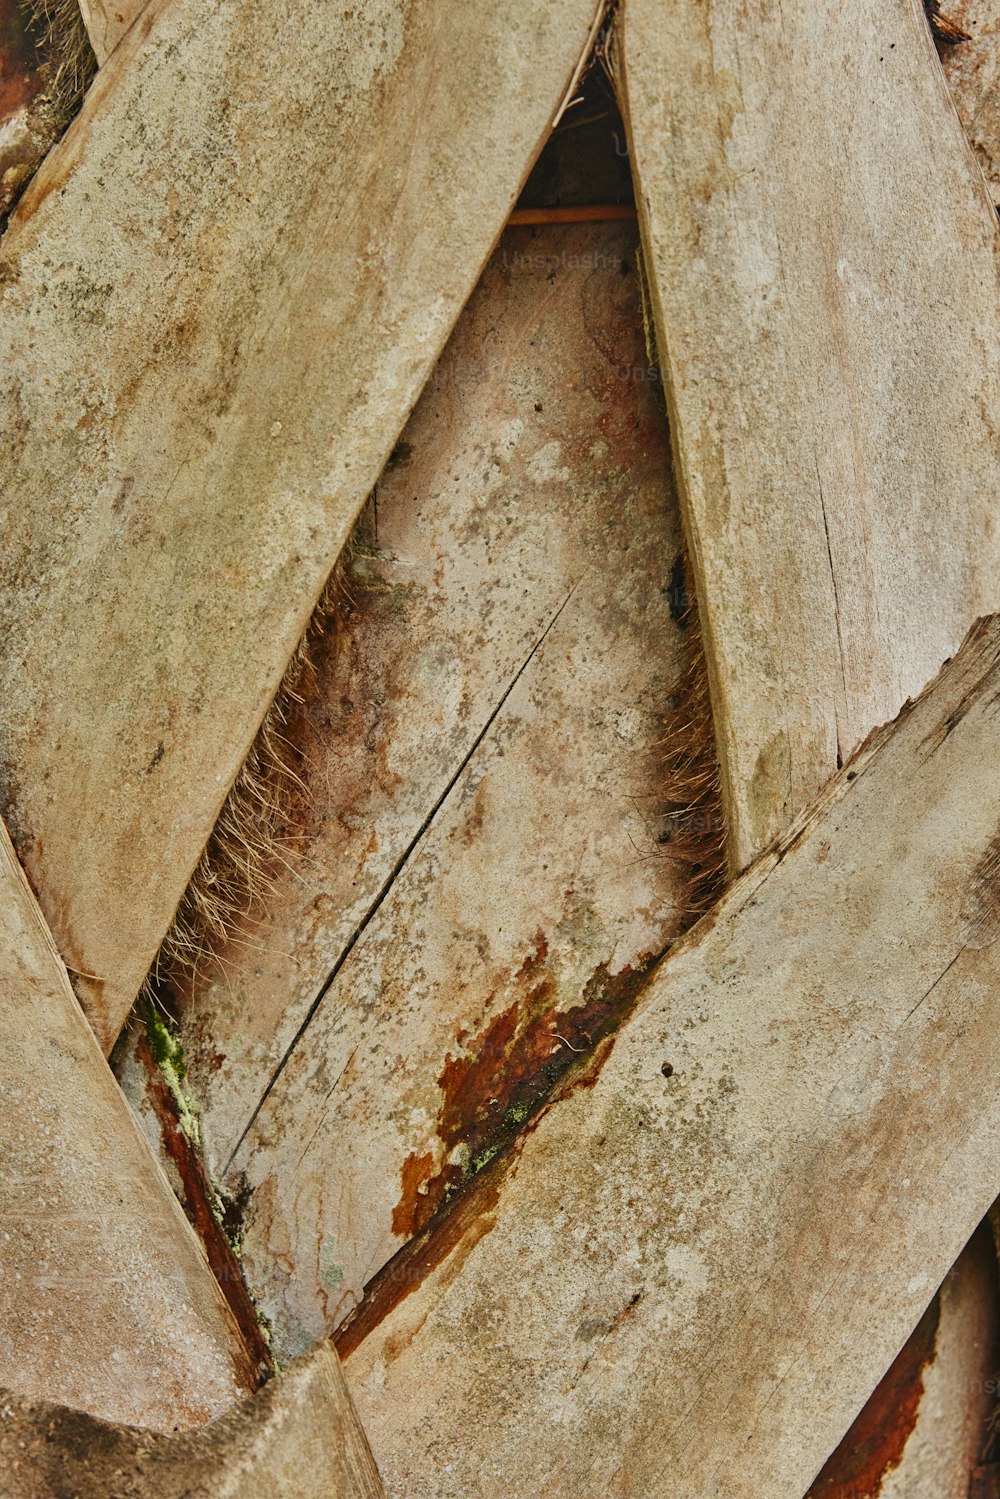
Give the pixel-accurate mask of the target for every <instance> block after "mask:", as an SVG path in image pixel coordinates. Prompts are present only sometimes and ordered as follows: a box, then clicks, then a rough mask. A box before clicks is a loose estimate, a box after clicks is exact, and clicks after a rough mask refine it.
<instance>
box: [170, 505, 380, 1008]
mask: <svg viewBox="0 0 1000 1499" xmlns="http://www.w3.org/2000/svg"><path fill="white" fill-rule="evenodd" d="M368 524H369V509H368V508H367V507H366V510H365V512H363V514H362V516H361V518H360V519H359V521H358V523H357V525H356V526H355V528H354V531H353V532H352V534H351V537H350V539H349V540H348V542H347V544H346V546H345V547H344V549H343V551H342V552H341V554H340V557H339V559H338V561H337V563H336V566H335V567H334V569H333V572H332V573H331V575H330V578H329V580H328V581H327V584H326V587H325V588H324V590H323V593H322V594H321V596H320V599H319V602H318V603H317V605H316V608H315V610H314V611H313V614H312V617H311V619H310V621H309V625H308V628H307V629H306V632H305V634H304V635H303V637H302V639H301V641H300V642H299V645H298V647H297V649H296V651H295V654H294V655H293V657H292V659H291V661H290V662H289V664H288V667H287V668H286V670H285V674H284V676H283V677H282V679H281V684H280V686H279V688H278V691H277V693H276V694H275V697H274V701H273V702H272V703H271V706H270V708H269V709H268V710H267V713H266V714H265V715H264V719H263V721H262V723H261V725H260V728H259V729H258V730H257V734H256V737H255V738H254V741H253V744H252V745H251V747H250V752H249V754H248V755H247V757H246V759H245V760H244V762H243V765H242V766H241V768H240V771H239V774H238V775H237V777H236V780H235V781H234V782H233V786H232V789H231V790H230V792H229V795H228V797H227V798H226V800H225V803H224V804H223V807H222V811H221V812H220V813H219V817H218V820H217V821H216V824H215V827H214V828H213V830H212V834H211V837H210V838H209V840H208V843H207V844H206V846H205V849H204V851H203V853H202V855H201V858H200V859H199V860H198V864H197V866H196V867H195V871H194V874H193V875H192V876H191V880H190V882H189V884H188V887H187V890H186V891H185V893H184V896H183V898H182V900H181V903H180V905H179V907H178V909H177V913H176V915H175V916H174V920H173V922H172V924H171V926H170V929H169V930H168V932H167V934H166V936H165V937H164V939H163V942H162V943H161V945H160V949H159V951H158V953H157V955H156V958H155V959H154V961H153V964H152V966H151V968H150V971H149V974H148V975H147V978H146V982H145V984H144V986H143V992H142V995H141V996H140V998H142V999H145V1000H153V1001H154V1002H156V1003H158V1004H160V1005H162V1004H163V1002H164V998H165V990H166V989H172V990H174V991H177V992H183V991H184V990H186V989H189V988H191V987H193V986H194V985H195V984H196V983H197V982H198V980H199V977H200V976H201V975H202V974H203V973H204V970H205V969H206V967H207V966H209V965H211V964H212V963H216V964H218V965H219V966H220V968H221V966H222V959H221V951H222V949H223V948H224V947H225V945H226V943H227V942H228V941H229V940H230V939H231V938H232V937H233V935H234V933H235V932H236V931H237V929H238V928H239V927H240V926H241V925H242V924H243V923H245V922H246V921H247V920H248V919H253V918H254V917H256V916H259V915H260V913H261V911H262V908H263V904H264V902H265V900H266V897H267V895H268V893H269V892H270V891H271V890H272V889H273V887H274V880H275V875H276V873H277V871H278V870H279V869H280V868H282V867H285V866H286V865H287V851H288V850H289V849H290V848H291V847H292V846H293V844H294V832H293V827H294V821H295V808H296V803H297V802H299V801H300V800H301V798H303V797H304V796H305V795H306V791H305V786H304V783H303V781H302V777H301V775H300V773H299V772H300V768H301V767H300V765H299V763H298V762H299V755H298V752H297V750H296V749H295V747H294V745H293V743H292V742H291V740H290V738H289V735H288V732H287V731H288V728H289V724H290V722H291V720H292V719H293V718H294V716H295V714H296V713H297V712H298V711H300V710H301V709H302V708H303V706H304V704H305V703H306V701H307V700H308V699H309V698H310V697H311V696H312V695H313V693H314V692H315V690H316V655H317V652H318V648H319V645H320V642H321V641H323V640H324V639H325V638H326V637H328V636H329V635H331V634H333V635H334V636H338V635H340V634H341V628H342V620H343V616H344V611H345V608H346V606H347V605H348V604H349V603H350V585H349V576H350V569H351V564H352V562H353V560H354V558H355V557H356V556H357V555H359V554H360V553H362V552H365V551H370V546H369V544H368V543H367V541H366V540H365V536H366V534H367V527H368Z"/></svg>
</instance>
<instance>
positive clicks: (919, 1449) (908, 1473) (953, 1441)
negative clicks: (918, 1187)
mask: <svg viewBox="0 0 1000 1499" xmlns="http://www.w3.org/2000/svg"><path fill="white" fill-rule="evenodd" d="M997 1302H998V1288H997V1259H996V1253H995V1250H994V1247H993V1238H992V1234H991V1233H990V1230H989V1225H988V1224H980V1226H979V1228H977V1230H976V1232H975V1233H974V1234H973V1236H972V1238H971V1239H970V1240H969V1243H968V1244H967V1245H966V1247H965V1249H964V1250H963V1251H962V1253H961V1255H960V1256H959V1258H958V1260H957V1261H956V1263H955V1265H954V1266H953V1268H952V1269H951V1270H950V1271H949V1272H948V1274H947V1276H946V1277H945V1280H944V1284H943V1285H942V1287H941V1290H940V1291H939V1292H938V1293H937V1294H936V1295H935V1297H934V1299H933V1301H932V1302H931V1304H930V1306H929V1307H928V1309H927V1311H926V1312H925V1313H924V1315H923V1316H922V1317H921V1319H920V1321H919V1323H918V1324H917V1327H916V1329H915V1331H914V1332H913V1333H912V1334H911V1336H910V1337H909V1338H908V1339H907V1342H906V1344H905V1346H904V1347H903V1349H902V1350H901V1352H900V1353H899V1354H898V1355H897V1357H896V1358H895V1359H894V1360H893V1363H892V1366H891V1368H890V1369H889V1370H888V1372H887V1373H886V1374H885V1375H884V1377H883V1378H882V1380H881V1381H880V1383H879V1386H878V1388H877V1389H876V1390H875V1391H874V1393H873V1394H872V1396H871V1399H870V1400H868V1402H867V1403H866V1405H865V1408H864V1410H862V1412H861V1414H860V1415H859V1416H858V1418H857V1420H856V1421H855V1422H854V1425H853V1426H852V1428H851V1430H850V1431H849V1432H848V1434H847V1436H846V1437H845V1438H844V1440H843V1442H841V1444H840V1446H839V1447H838V1448H837V1450H836V1452H834V1453H833V1454H832V1456H831V1457H830V1458H829V1459H828V1461H827V1462H826V1463H824V1465H823V1470H822V1472H821V1473H820V1474H819V1476H818V1478H817V1479H816V1481H815V1483H814V1484H813V1485H812V1487H811V1488H810V1490H809V1495H808V1499H844V1496H845V1495H851V1496H855V1499H969V1495H970V1477H971V1475H972V1473H973V1471H974V1469H975V1468H976V1467H977V1465H978V1463H979V1460H980V1458H981V1456H982V1452H983V1448H984V1445H985V1442H986V1436H987V1431H988V1423H989V1419H990V1417H991V1416H992V1414H993V1410H994V1407H995V1404H996V1397H995V1390H996V1369H997V1351H998V1347H997V1335H998V1331H1000V1324H998V1305H997Z"/></svg>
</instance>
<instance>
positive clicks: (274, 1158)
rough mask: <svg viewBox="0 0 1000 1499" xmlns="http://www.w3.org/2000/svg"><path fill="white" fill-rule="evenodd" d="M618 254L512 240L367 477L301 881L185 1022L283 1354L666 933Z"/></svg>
mask: <svg viewBox="0 0 1000 1499" xmlns="http://www.w3.org/2000/svg"><path fill="white" fill-rule="evenodd" d="M634 250H635V234H634V230H632V229H630V228H628V227H622V226H617V227H612V226H598V227H597V228H596V229H585V228H575V229H565V228H556V229H553V228H548V229H545V230H544V231H539V232H538V233H537V234H531V233H530V232H528V231H526V230H523V229H519V230H516V231H513V232H511V233H510V234H507V235H505V236H504V239H503V242H502V245H501V247H500V250H499V251H498V253H497V255H496V256H495V257H494V259H493V261H492V262H491V265H490V267H489V269H488V271H487V273H486V275H485V276H484V279H483V282H482V284H481V286H480V288H479V289H478V291H477V293H476V296H475V297H474V299H473V300H472V302H471V303H470V306H469V308H468V310H467V313H466V314H465V315H464V316H463V318H462V321H461V324H460V326H459V328H458V329H457V330H456V333H455V336H454V339H453V341H452V343H451V344H450V345H449V348H448V351H447V354H446V357H445V359H444V361H443V362H442V365H440V366H439V370H438V373H437V374H436V376H435V378H434V381H433V382H432V383H431V384H430V385H429V386H428V389H427V391H426V392H425V394H424V397H423V398H422V400H421V403H420V407H419V409H418V411H417V412H415V414H414V418H413V420H412V421H411V423H410V424H409V426H408V428H407V431H406V435H405V437H404V441H403V444H401V445H400V450H399V453H398V456H397V460H396V462H395V464H394V465H393V466H392V468H391V469H390V471H389V473H388V474H387V475H386V478H385V481H384V483H382V484H380V488H379V497H378V537H379V547H380V551H381V553H382V555H381V557H380V558H376V559H372V561H371V564H370V572H368V574H367V576H368V579H369V583H370V584H372V585H374V584H376V583H377V581H378V580H381V583H382V590H383V591H382V592H380V591H379V590H378V589H377V588H376V587H372V589H371V590H370V591H369V592H367V593H366V591H365V589H364V587H363V586H362V587H359V588H358V589H357V591H356V598H357V601H358V606H357V609H356V611H355V612H353V613H351V612H348V614H347V618H346V622H345V623H346V632H345V633H346V638H345V639H344V641H343V653H342V656H341V657H340V658H339V659H338V660H336V661H334V662H331V663H328V668H329V669H328V670H326V669H324V673H323V679H322V681H321V683H320V687H319V691H318V692H317V695H316V697H315V699H314V701H313V703H312V704H311V706H310V716H311V719H312V725H313V726H315V732H314V733H313V732H312V729H311V730H310V735H311V737H310V752H309V754H308V755H307V756H306V757H305V758H306V761H307V763H308V765H309V768H308V770H307V771H306V772H305V774H306V777H307V780H308V782H309V786H310V790H311V791H314V792H315V798H316V799H315V801H314V804H313V805H314V814H315V821H314V822H313V824H312V826H311V827H310V828H309V829H308V832H309V841H308V843H307V844H306V846H305V849H304V851H303V855H302V858H301V862H300V861H298V860H295V861H294V862H293V863H292V867H291V868H290V869H289V871H288V873H287V876H286V877H285V878H284V879H283V880H282V881H281V883H280V886H279V891H278V894H277V896H276V898H275V901H274V905H273V909H272V917H273V919H272V920H269V922H268V923H267V924H266V925H265V926H263V927H262V928H261V929H259V931H258V932H257V933H254V932H253V931H252V930H248V931H247V932H246V933H241V934H240V940H239V941H238V942H237V943H234V944H233V950H232V952H230V953H225V954H223V962H224V964H225V967H224V971H223V973H222V976H221V977H220V978H219V980H218V982H216V983H214V984H213V985H212V986H211V987H210V988H209V989H207V990H206V991H205V992H202V993H199V994H197V995H196V996H194V1002H193V1004H191V1005H190V1006H189V1007H184V1006H182V1018H183V1024H184V1034H185V1054H186V1056H187V1058H188V1061H189V1067H190V1069H191V1070H190V1072H189V1077H190V1079H191V1085H192V1087H193V1089H194V1091H195V1093H196V1094H200V1090H201V1085H202V1084H204V1085H205V1087H206V1095H207V1099H208V1100H209V1101H208V1102H207V1103H206V1106H205V1107H204V1109H203V1119H204V1127H205V1135H206V1140H207V1141H208V1144H209V1150H210V1152H211V1153H212V1156H213V1165H214V1169H215V1170H216V1173H217V1174H218V1175H220V1176H222V1178H223V1181H224V1184H225V1185H226V1187H227V1188H228V1189H229V1190H230V1191H231V1192H232V1193H233V1195H234V1196H237V1197H240V1198H243V1197H244V1196H248V1197H249V1205H248V1207H247V1211H246V1215H245V1218H244V1226H243V1256H244V1264H245V1267H246V1271H247V1275H248V1280H249V1284H250V1286H251V1289H252V1290H253V1292H254V1294H255V1296H256V1297H257V1298H258V1300H259V1302H260V1304H261V1306H262V1308H263V1310H264V1312H265V1313H266V1315H267V1316H268V1318H269V1320H270V1321H271V1323H272V1325H273V1327H274V1335H275V1348H276V1351H277V1353H278V1356H279V1358H284V1357H287V1356H288V1355H289V1354H293V1353H295V1352H297V1351H299V1350H300V1349H301V1348H303V1347H305V1346H307V1345H308V1343H309V1342H310V1341H311V1340H312V1339H313V1338H315V1337H317V1336H320V1335H322V1334H324V1333H326V1332H330V1331H332V1330H333V1329H334V1328H335V1327H336V1326H337V1325H338V1323H339V1322H340V1321H341V1320H342V1319H343V1318H344V1317H345V1316H346V1315H347V1314H348V1313H349V1312H350V1311H352V1310H353V1308H354V1306H355V1305H356V1303H357V1301H358V1300H359V1299H360V1297H361V1294H362V1288H363V1287H364V1285H365V1284H366V1282H367V1281H368V1280H369V1279H370V1278H371V1277H372V1276H374V1275H375V1274H376V1272H377V1271H378V1270H379V1268H380V1266H382V1265H383V1264H385V1262H386V1261H388V1260H389V1259H390V1258H391V1257H392V1255H393V1254H394V1253H395V1251H396V1250H398V1249H399V1247H400V1245H401V1244H402V1243H403V1242H404V1241H405V1240H406V1239H408V1238H409V1237H411V1236H412V1235H414V1234H416V1233H419V1232H420V1230H421V1229H423V1228H424V1227H425V1226H427V1225H428V1224H430V1223H431V1222H432V1221H434V1220H436V1218H437V1217H438V1215H439V1214H440V1213H441V1212H442V1211H443V1210H445V1209H449V1208H451V1207H452V1206H453V1205H454V1202H455V1200H456V1197H457V1196H458V1194H460V1193H461V1192H463V1191H464V1190H466V1189H467V1188H468V1186H469V1184H470V1182H474V1181H475V1180H476V1179H477V1178H478V1177H479V1176H480V1174H481V1173H482V1171H483V1170H484V1169H485V1168H486V1167H487V1166H488V1165H489V1164H490V1162H491V1161H492V1160H493V1159H495V1158H496V1156H497V1155H499V1154H500V1153H502V1152H504V1151H506V1150H507V1149H508V1148H509V1146H510V1144H511V1141H512V1139H513V1138H514V1137H515V1135H516V1134H517V1133H518V1132H519V1131H520V1130H522V1129H523V1128H524V1127H525V1125H526V1124H527V1123H528V1122H529V1121H530V1120H531V1118H533V1117H534V1116H535V1115H536V1114H537V1112H538V1110H539V1109H540V1108H542V1107H543V1106H544V1103H545V1102H546V1100H547V1099H548V1098H549V1097H550V1095H551V1093H552V1091H553V1089H555V1088H556V1087H558V1086H559V1085H560V1083H561V1081H562V1079H563V1077H564V1076H565V1074H566V1072H567V1068H568V1067H569V1066H570V1064H573V1063H576V1062H577V1060H578V1059H579V1058H580V1055H581V1053H583V1052H590V1051H592V1050H593V1049H594V1048H596V1047H599V1046H600V1044H601V1043H602V1041H603V1040H604V1039H605V1038H606V1037H607V1036H608V1035H609V1034H610V1033H611V1032H612V1031H613V1030H614V1028H615V1026H616V1025H617V1024H618V1023H619V1022H620V1020H621V1018H622V1016H623V1015H624V1014H626V1013H627V1012H628V1010H629V1008H630V1006H631V1005H632V1004H633V1003H634V1000H635V997H636V994H637V993H638V991H639V989H640V988H641V985H642V984H643V982H644V980H645V978H646V976H647V974H648V972H649V970H650V968H651V966H652V964H653V963H654V962H655V961H656V959H657V958H658V957H659V955H660V954H661V953H662V951H663V950H664V948H665V947H666V946H667V944H668V943H669V942H670V941H671V940H673V939H674V938H675V937H676V936H677V935H678V932H679V930H680V927H681V924H682V919H683V916H682V911H681V909H680V908H679V898H680V895H681V892H682V890H683V886H684V879H685V874H686V871H685V869H684V868H683V867H682V866H681V865H680V863H679V861H678V860H677V859H676V858H675V857H674V854H673V844H672V843H671V842H670V841H669V840H670V838H671V836H672V833H673V828H674V823H673V822H672V821H671V820H670V819H668V818H666V817H665V816H664V815H663V814H664V813H665V811H666V810H667V809H666V805H665V802H664V799H663V791H662V777H663V766H662V761H663V753H662V738H663V713H664V711H665V709H666V707H667V705H668V702H669V699H670V693H671V690H672V688H673V686H674V684H675V682H676V680H677V678H678V676H679V675H680V673H681V670H682V667H683V664H684V660H685V655H684V651H685V635H684V632H683V630H682V629H681V628H680V626H679V625H678V624H677V623H676V622H675V621H674V620H673V618H672V617H671V599H670V592H669V577H670V574H669V568H670V560H671V559H672V558H673V557H674V556H675V555H676V554H677V550H678V548H679V545H680V535H679V523H678V514H677V505H676V500H675V497H674V495H673V491H672V487H671V481H670V453H669V444H668V440H667V431H666V421H665V416H664V412H663V407H662V393H661V391H660V388H659V386H658V384H657V383H654V382H652V381H650V380H649V379H648V373H649V372H648V369H647V367H646V364H645V360H644V350H643V340H642V327H641V319H640V311H639V300H638V290H637V284H636V281H637V278H636V274H635V260H634ZM350 591H352V592H353V591H354V590H353V587H351V588H350ZM324 725H325V726H326V727H325V728H324ZM289 954H292V955H293V958H292V959H291V960H290V959H289ZM261 1015H263V1016H264V1017H265V1018H266V1022H267V1024H268V1025H269V1026H270V1029H271V1032H272V1034H276V1035H278V1036H279V1037H280V1041H281V1049H280V1050H278V1049H277V1048H275V1050H274V1051H272V1052H270V1053H269V1051H268V1050H267V1049H265V1048H266V1045H267V1033H266V1031H265V1030H264V1029H263V1028H262V1027H261V1026H260V1019H259V1017H260V1016H261ZM192 1032H193V1033H192ZM213 1066H214V1068H215V1070H214V1071H213ZM250 1082H253V1083H254V1085H255V1088H256V1093H255V1095H254V1094H250V1092H249V1083H250ZM234 1084H235V1085H236V1088H237V1089H238V1090H239V1094H242V1097H243V1098H244V1099H247V1100H248V1101H249V1108H248V1110H247V1112H246V1113H244V1115H243V1117H242V1119H238V1116H236V1113H235V1109H234V1108H233V1103H232V1094H231V1093H229V1092H228V1090H229V1089H230V1088H232V1087H233V1085H234ZM262 1096H263V1103H262V1104H261V1105H260V1106H259V1107H257V1108H254V1104H255V1103H256V1102H257V1100H260V1099H261V1098H262ZM237 1119H238V1123H237V1133H236V1134H235V1135H233V1134H232V1133H231V1130H232V1126H233V1123H234V1122H236V1121H237ZM248 1124H249V1125H250V1128H249V1129H247V1125H248ZM227 1129H228V1130H229V1131H230V1133H229V1135H228V1139H227V1138H226V1136H225V1135H224V1134H223V1131H224V1130H227ZM243 1134H245V1139H244V1140H243V1141H242V1143H241V1144H240V1145H239V1149H238V1150H237V1151H236V1154H235V1157H234V1159H233V1160H232V1163H231V1165H230V1166H229V1169H228V1170H225V1167H226V1165H227V1162H228V1160H229V1154H230V1153H231V1151H232V1150H233V1149H234V1148H235V1146H236V1145H237V1143H238V1142H239V1141H240V1136H241V1135H243ZM227 1145H228V1150H226V1146H227ZM223 1151H225V1153H222V1152H223Z"/></svg>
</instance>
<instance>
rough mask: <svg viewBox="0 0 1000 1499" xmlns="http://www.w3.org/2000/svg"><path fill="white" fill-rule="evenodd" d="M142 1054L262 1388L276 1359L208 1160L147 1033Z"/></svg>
mask: <svg viewBox="0 0 1000 1499" xmlns="http://www.w3.org/2000/svg"><path fill="white" fill-rule="evenodd" d="M137 1053H138V1056H139V1057H140V1059H141V1061H142V1064H143V1066H144V1067H145V1068H146V1071H147V1074H148V1076H149V1097H150V1098H151V1100H152V1102H153V1105H154V1107H155V1109H156V1113H157V1117H158V1119H159V1122H160V1135H161V1138H162V1140H163V1148H164V1150H165V1151H166V1153H167V1155H168V1156H169V1157H170V1159H171V1161H173V1163H174V1166H175V1168H176V1170H177V1175H178V1176H179V1177H180V1181H181V1187H182V1190H183V1198H182V1206H183V1208H184V1211H185V1213H186V1215H187V1218H188V1221H189V1222H190V1224H191V1226H192V1228H193V1229H194V1231H195V1233H196V1234H197V1235H198V1238H199V1239H200V1240H201V1243H202V1245H203V1246H204V1249H205V1254H206V1256H207V1257H208V1263H209V1265H210V1266H211V1269H212V1274H213V1275H214V1276H215V1278H216V1280H217V1281H218V1283H219V1287H220V1289H221V1291H222V1294H223V1296H225V1298H226V1302H227V1304H228V1306H229V1309H230V1311H231V1312H232V1314H233V1317H234V1319H235V1321H236V1325H237V1327H238V1328H239V1331H240V1336H241V1338H242V1341H243V1346H244V1348H245V1349H246V1355H247V1360H246V1368H245V1370H243V1371H241V1373H242V1375H243V1380H244V1383H245V1385H246V1387H247V1389H248V1390H257V1389H259V1388H260V1386H261V1385H262V1384H263V1383H264V1381H265V1380H266V1379H268V1378H269V1377H270V1376H271V1375H272V1374H273V1373H274V1360H273V1358H272V1357H271V1350H270V1348H269V1347H268V1343H267V1339H266V1338H265V1336H264V1331H263V1328H262V1327H261V1325H260V1322H259V1321H258V1320H257V1313H256V1311H255V1309H254V1305H253V1302H252V1301H251V1299H250V1293H249V1292H248V1290H247V1288H246V1282H245V1281H244V1279H243V1271H242V1269H241V1267H240V1262H239V1260H238V1259H237V1258H236V1255H235V1253H234V1251H233V1247H232V1245H231V1244H230V1242H229V1240H228V1239H227V1238H226V1235H225V1233H224V1232H223V1230H222V1228H221V1226H220V1224H219V1223H218V1221H217V1219H216V1217H215V1214H214V1213H213V1212H212V1206H211V1204H212V1201H213V1198H214V1196H215V1194H214V1193H213V1191H212V1186H211V1182H210V1181H209V1178H208V1174H207V1172H206V1170H205V1166H204V1163H203V1162H202V1160H201V1159H200V1157H199V1156H198V1154H197V1152H196V1151H195V1149H194V1148H193V1146H192V1144H191V1142H190V1140H189V1139H188V1137H187V1135H186V1134H185V1133H184V1130H183V1129H182V1128H181V1122H180V1119H179V1117H178V1112H177V1104H176V1102H175V1100H174V1096H173V1094H172V1093H171V1091H170V1089H169V1087H168V1086H167V1083H166V1081H165V1080H164V1078H163V1076H162V1074H161V1073H160V1070H159V1068H158V1067H157V1065H156V1062H155V1061H154V1059H153V1054H152V1052H151V1050H150V1047H149V1042H148V1041H147V1039H146V1037H145V1036H140V1037H139V1040H138V1045H137Z"/></svg>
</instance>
